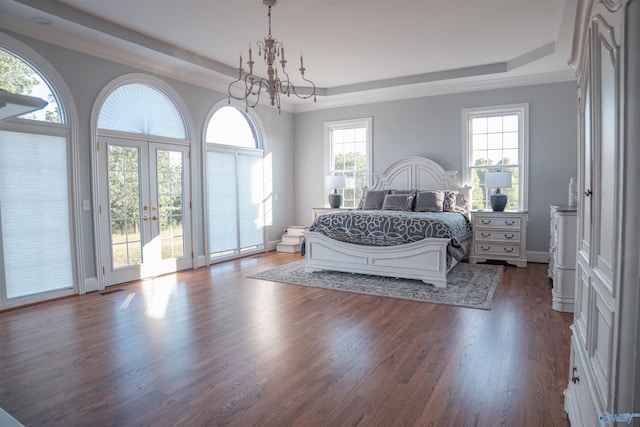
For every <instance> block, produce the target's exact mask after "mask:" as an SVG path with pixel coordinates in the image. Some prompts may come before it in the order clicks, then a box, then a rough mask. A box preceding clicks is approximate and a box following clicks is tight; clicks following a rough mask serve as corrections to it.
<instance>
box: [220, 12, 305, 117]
mask: <svg viewBox="0 0 640 427" xmlns="http://www.w3.org/2000/svg"><path fill="white" fill-rule="evenodd" d="M262 3H263V4H265V5H266V6H268V7H269V12H268V16H269V35H268V36H267V38H266V39H264V42H263V41H258V43H257V45H258V56H262V58H263V59H264V62H265V63H266V64H267V77H258V76H257V75H255V74H253V64H254V63H255V62H254V61H253V56H252V53H251V46H249V61H247V65H248V66H249V72H248V73H245V70H244V68H242V54H241V55H240V66H239V68H238V78H237V79H236V80H234V81H233V82H231V84H229V103H231V98H233V99H237V100H239V101H244V103H245V110H246V109H248V108H249V107H251V108H254V107H255V106H256V105H258V102H260V94H261V93H262V92H266V93H268V94H269V98H270V100H271V105H272V106H275V107H277V108H278V113H280V94H283V95H287V96H291V94H292V93H293V94H294V95H295V96H297V97H298V98H300V99H309V98H311V97H313V102H315V101H316V85H315V84H314V83H313V82H312V81H311V80H308V79H306V78H305V77H304V71H305V70H306V68H304V62H303V59H302V54H300V68H298V71H300V75H301V76H302V80H304V81H305V82H307V83H309V84H310V85H311V88H310V89H311V92H310V93H308V94H299V93H298V92H297V91H296V87H295V86H294V84H293V83H291V80H290V79H289V74H287V72H286V71H285V65H286V64H287V61H286V60H285V59H284V46H283V44H282V42H280V41H278V40H277V39H274V38H273V37H272V36H271V7H272V6H275V5H276V3H277V0H262ZM276 58H280V59H279V60H277V59H276ZM275 62H279V63H280V68H281V71H280V74H281V75H282V76H284V77H283V78H282V79H281V78H280V77H279V76H278V68H277V64H275ZM242 81H244V94H243V95H241V96H236V95H234V94H233V93H232V91H231V87H232V86H234V85H235V84H236V83H240V82H242ZM239 86H240V87H241V86H242V84H240V85H239ZM306 89H307V88H305V92H308V91H307V90H306Z"/></svg>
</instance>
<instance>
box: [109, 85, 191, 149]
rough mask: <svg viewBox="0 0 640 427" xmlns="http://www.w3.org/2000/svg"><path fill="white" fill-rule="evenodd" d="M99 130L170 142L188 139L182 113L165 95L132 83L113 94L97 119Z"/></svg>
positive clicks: (148, 87) (145, 86)
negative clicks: (166, 139)
mask: <svg viewBox="0 0 640 427" xmlns="http://www.w3.org/2000/svg"><path fill="white" fill-rule="evenodd" d="M98 127H99V128H100V129H111V130H118V131H123V132H130V133H141V134H144V135H156V136H164V137H168V138H179V139H184V138H186V135H187V132H186V129H185V126H184V120H183V118H182V114H180V110H179V109H178V107H177V106H176V104H175V103H174V102H173V100H172V99H171V98H169V97H168V96H167V95H166V94H164V93H162V92H160V91H159V90H157V89H155V88H152V87H150V86H147V85H143V84H139V83H132V84H128V85H124V86H121V87H119V88H117V89H116V90H114V91H113V92H112V93H111V94H110V95H109V96H108V97H107V99H106V100H105V101H104V104H103V105H102V108H101V109H100V117H99V118H98Z"/></svg>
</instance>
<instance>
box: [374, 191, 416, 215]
mask: <svg viewBox="0 0 640 427" xmlns="http://www.w3.org/2000/svg"><path fill="white" fill-rule="evenodd" d="M414 199H415V196H414V194H413V193H411V194H387V195H386V196H384V202H383V203H382V210H385V211H410V210H413V200H414Z"/></svg>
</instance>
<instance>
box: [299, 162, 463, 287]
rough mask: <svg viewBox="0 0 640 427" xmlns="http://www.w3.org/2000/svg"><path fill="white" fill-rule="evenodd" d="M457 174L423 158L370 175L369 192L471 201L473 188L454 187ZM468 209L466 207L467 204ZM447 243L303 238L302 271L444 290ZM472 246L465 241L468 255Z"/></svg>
mask: <svg viewBox="0 0 640 427" xmlns="http://www.w3.org/2000/svg"><path fill="white" fill-rule="evenodd" d="M457 181H458V178H457V172H456V171H445V170H444V169H443V168H442V167H441V166H440V165H439V164H437V163H436V162H434V161H433V160H431V159H428V158H426V157H419V156H411V157H405V158H403V159H400V160H397V161H395V162H394V163H392V164H391V165H389V166H388V167H387V169H386V170H385V171H384V172H382V173H381V174H377V175H375V176H374V185H373V187H371V188H370V190H388V189H397V190H402V189H404V190H412V189H418V190H454V191H458V192H460V193H461V194H464V195H466V196H467V200H469V201H470V200H471V187H469V186H461V185H459V184H458V182H457ZM469 204H470V203H469ZM449 240H450V239H443V238H425V239H423V240H420V241H417V242H413V243H407V244H403V245H396V246H364V245H359V244H354V243H346V242H341V241H337V240H333V239H330V238H329V237H327V236H325V235H324V234H321V233H318V232H306V233H305V255H306V264H305V271H307V272H315V271H321V270H332V271H342V272H348V273H361V274H371V275H378V276H388V277H399V278H406V279H417V280H422V281H423V282H425V283H430V284H432V285H434V286H436V287H439V288H444V287H446V286H447V273H448V272H449V271H450V270H451V268H453V267H454V266H455V265H456V263H457V261H456V260H455V259H453V260H451V262H450V265H449V267H448V268H447V245H448V244H449ZM470 243H471V242H470V241H467V242H466V245H465V246H466V247H465V252H468V248H469V245H470Z"/></svg>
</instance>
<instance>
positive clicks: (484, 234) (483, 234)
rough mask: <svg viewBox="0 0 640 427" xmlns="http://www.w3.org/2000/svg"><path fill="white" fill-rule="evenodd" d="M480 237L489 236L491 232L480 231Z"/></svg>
mask: <svg viewBox="0 0 640 427" xmlns="http://www.w3.org/2000/svg"><path fill="white" fill-rule="evenodd" d="M480 235H481V236H482V237H491V233H480Z"/></svg>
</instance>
